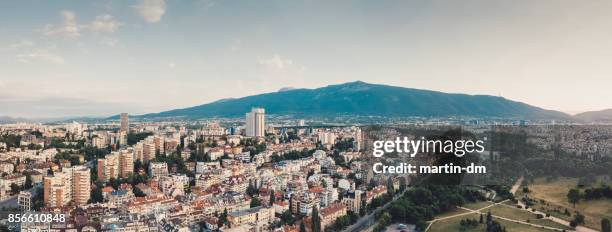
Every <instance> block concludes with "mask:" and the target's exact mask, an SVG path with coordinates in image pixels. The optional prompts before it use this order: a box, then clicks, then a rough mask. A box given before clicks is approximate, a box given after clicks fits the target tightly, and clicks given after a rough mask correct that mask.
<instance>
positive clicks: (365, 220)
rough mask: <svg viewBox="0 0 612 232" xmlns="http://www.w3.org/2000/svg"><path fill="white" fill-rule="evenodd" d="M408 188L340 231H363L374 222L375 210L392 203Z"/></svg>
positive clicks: (377, 210)
mask: <svg viewBox="0 0 612 232" xmlns="http://www.w3.org/2000/svg"><path fill="white" fill-rule="evenodd" d="M409 189H410V188H406V189H404V191H403V192H401V193H399V194H395V196H393V199H392V200H391V201H389V202H387V204H385V205H383V206H382V207H378V208H377V209H375V210H374V211H372V213H370V214H368V215H366V216H363V217H361V218H360V219H359V220H357V222H355V223H354V224H353V225H350V226H349V227H347V228H346V229H344V230H343V231H342V232H357V231H364V229H366V228H367V227H370V226H372V225H374V223H375V221H374V215H376V213H377V212H379V211H381V210H382V209H384V208H386V207H387V206H389V205H390V204H391V203H393V202H394V201H395V200H397V199H398V198H400V197H401V196H403V195H404V193H406V191H408V190H409Z"/></svg>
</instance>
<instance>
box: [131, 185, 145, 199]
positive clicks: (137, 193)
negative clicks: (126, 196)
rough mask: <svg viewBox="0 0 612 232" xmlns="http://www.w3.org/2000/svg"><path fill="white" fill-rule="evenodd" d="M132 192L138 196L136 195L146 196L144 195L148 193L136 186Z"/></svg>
mask: <svg viewBox="0 0 612 232" xmlns="http://www.w3.org/2000/svg"><path fill="white" fill-rule="evenodd" d="M132 193H134V196H136V197H144V196H146V195H147V194H145V193H144V192H143V191H142V190H140V189H139V188H136V187H134V188H132Z"/></svg>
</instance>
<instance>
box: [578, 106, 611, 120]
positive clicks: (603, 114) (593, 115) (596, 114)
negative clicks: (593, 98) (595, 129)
mask: <svg viewBox="0 0 612 232" xmlns="http://www.w3.org/2000/svg"><path fill="white" fill-rule="evenodd" d="M574 118H576V119H579V120H582V121H585V122H599V123H611V122H612V109H606V110H600V111H589V112H584V113H579V114H576V115H574Z"/></svg>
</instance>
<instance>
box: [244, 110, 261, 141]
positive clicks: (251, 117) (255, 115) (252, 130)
mask: <svg viewBox="0 0 612 232" xmlns="http://www.w3.org/2000/svg"><path fill="white" fill-rule="evenodd" d="M264 135H265V109H263V108H253V109H251V112H249V113H247V114H246V136H248V137H263V136H264Z"/></svg>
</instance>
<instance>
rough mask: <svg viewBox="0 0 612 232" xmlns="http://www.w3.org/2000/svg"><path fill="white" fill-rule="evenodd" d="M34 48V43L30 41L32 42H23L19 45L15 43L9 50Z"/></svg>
mask: <svg viewBox="0 0 612 232" xmlns="http://www.w3.org/2000/svg"><path fill="white" fill-rule="evenodd" d="M32 46H34V42H32V41H30V40H26V39H24V40H21V41H19V42H17V43H13V44H11V45H9V48H11V49H18V48H24V47H32Z"/></svg>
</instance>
